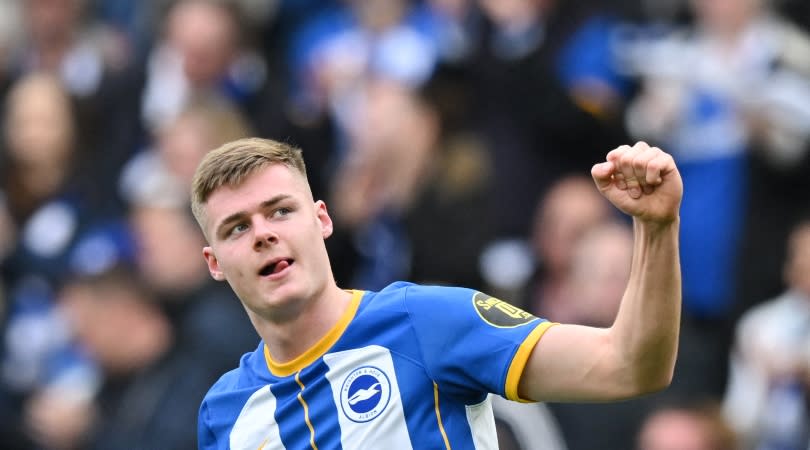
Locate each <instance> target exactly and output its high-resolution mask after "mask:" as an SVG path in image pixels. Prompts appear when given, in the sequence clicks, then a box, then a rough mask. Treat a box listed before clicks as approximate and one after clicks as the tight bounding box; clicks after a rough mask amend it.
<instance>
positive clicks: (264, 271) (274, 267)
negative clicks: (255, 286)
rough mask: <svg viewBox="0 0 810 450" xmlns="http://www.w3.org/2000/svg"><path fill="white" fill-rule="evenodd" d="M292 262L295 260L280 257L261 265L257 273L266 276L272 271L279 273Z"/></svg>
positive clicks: (271, 273) (272, 272)
mask: <svg viewBox="0 0 810 450" xmlns="http://www.w3.org/2000/svg"><path fill="white" fill-rule="evenodd" d="M293 262H295V261H294V260H292V259H281V260H278V261H274V262H271V263H269V264H267V265H265V266H263V267H262V268H261V270H259V275H261V276H263V277H266V276H268V275H273V274H274V273H279V272H281V271H283V270H284V269H286V268H287V267H290V266H291V265H292V264H293Z"/></svg>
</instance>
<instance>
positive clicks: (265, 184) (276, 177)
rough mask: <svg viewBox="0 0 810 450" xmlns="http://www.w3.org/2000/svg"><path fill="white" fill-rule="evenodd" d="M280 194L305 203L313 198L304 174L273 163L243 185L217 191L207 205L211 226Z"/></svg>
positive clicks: (221, 187) (222, 187)
mask: <svg viewBox="0 0 810 450" xmlns="http://www.w3.org/2000/svg"><path fill="white" fill-rule="evenodd" d="M278 195H287V196H290V197H293V198H295V199H298V200H302V201H304V200H307V199H310V200H311V198H312V194H311V192H310V190H309V185H308V184H307V181H306V179H305V178H304V177H303V175H301V174H300V173H298V172H297V171H296V170H295V169H292V168H290V167H287V166H285V165H284V164H278V163H276V164H270V165H268V166H266V167H262V168H260V169H257V170H256V171H255V172H254V173H252V174H250V175H248V176H247V177H246V178H245V179H244V180H243V181H242V182H241V183H239V184H236V185H230V184H226V185H222V186H220V187H219V188H217V189H216V190H215V191H213V192H212V193H211V195H210V196H209V197H208V201H206V202H205V211H206V215H207V217H208V225H209V226H210V225H216V224H217V223H218V222H219V221H220V220H222V219H223V218H225V217H227V216H229V215H231V214H233V213H235V212H239V211H249V210H250V209H252V208H256V207H258V206H259V205H260V204H261V203H262V202H264V201H266V200H268V199H270V198H272V197H275V196H278Z"/></svg>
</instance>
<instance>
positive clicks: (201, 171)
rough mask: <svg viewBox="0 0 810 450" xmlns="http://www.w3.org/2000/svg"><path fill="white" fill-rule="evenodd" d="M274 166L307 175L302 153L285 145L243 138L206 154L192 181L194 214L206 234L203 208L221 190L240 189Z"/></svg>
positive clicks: (192, 210)
mask: <svg viewBox="0 0 810 450" xmlns="http://www.w3.org/2000/svg"><path fill="white" fill-rule="evenodd" d="M271 164H283V165H285V166H287V167H289V168H291V169H293V170H294V171H296V172H298V173H299V174H301V176H303V177H304V179H305V180H306V177H307V171H306V166H305V165H304V157H303V154H302V152H301V149H299V148H296V147H293V146H292V145H289V144H285V143H283V142H278V141H273V140H270V139H260V138H243V139H237V140H235V141H231V142H227V143H225V144H223V145H222V146H220V147H218V148H217V149H215V150H212V151H210V152H209V153H207V154H206V155H205V156H204V157H203V159H202V161H201V162H200V165H199V166H197V170H196V171H195V172H194V178H193V179H192V180H191V212H192V213H193V214H194V218H195V219H197V223H199V224H200V227H202V228H203V231H205V225H204V223H205V211H204V208H203V207H204V205H205V202H207V201H208V198H209V197H210V196H211V194H212V193H213V192H214V191H216V190H217V189H219V188H220V187H222V186H238V185H240V184H241V183H242V182H243V181H244V180H245V179H246V178H247V177H248V176H250V175H252V174H253V173H255V172H256V171H258V170H259V169H262V168H264V167H267V166H269V165H271Z"/></svg>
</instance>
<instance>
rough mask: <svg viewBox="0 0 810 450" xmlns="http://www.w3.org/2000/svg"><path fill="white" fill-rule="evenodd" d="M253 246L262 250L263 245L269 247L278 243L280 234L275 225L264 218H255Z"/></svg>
mask: <svg viewBox="0 0 810 450" xmlns="http://www.w3.org/2000/svg"><path fill="white" fill-rule="evenodd" d="M253 230H254V233H253V238H254V241H253V248H254V249H256V250H260V249H262V248H263V247H269V246H271V245H273V244H277V243H278V234H277V233H276V232H275V231H274V230H273V227H272V226H271V225H270V223H268V221H267V220H265V219H264V218H262V219H257V220H254V223H253Z"/></svg>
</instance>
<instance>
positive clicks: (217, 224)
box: [203, 164, 332, 321]
mask: <svg viewBox="0 0 810 450" xmlns="http://www.w3.org/2000/svg"><path fill="white" fill-rule="evenodd" d="M205 213H206V217H207V218H206V223H205V228H206V234H207V236H208V238H209V242H210V246H209V247H205V248H204V249H203V255H204V256H205V259H206V261H207V263H208V269H209V271H210V272H211V275H212V276H213V277H214V278H215V279H217V280H227V281H228V283H229V284H230V285H231V288H232V289H233V290H234V292H235V293H236V294H237V295H238V296H239V298H240V299H241V300H242V303H243V304H244V305H245V307H246V308H247V309H248V312H249V313H252V314H251V315H254V314H255V315H258V316H260V317H262V318H265V319H267V320H272V321H280V320H283V319H284V317H285V316H287V315H294V314H295V313H296V312H298V311H300V309H301V308H304V307H306V305H307V304H308V303H310V302H311V301H313V300H315V299H317V297H318V296H319V295H320V294H322V293H323V292H324V289H325V288H326V287H327V285H328V283H329V281H330V280H331V269H330V266H329V259H328V256H327V254H326V247H325V244H324V239H325V238H327V237H328V236H330V235H331V234H332V220H331V218H330V217H329V214H328V213H327V211H326V205H325V204H324V203H323V202H322V201H318V202H314V201H313V200H312V194H311V192H310V190H309V186H308V185H307V182H306V180H305V179H304V177H303V176H301V175H300V174H298V173H297V172H295V171H294V170H293V169H290V168H288V167H287V166H284V165H282V164H272V165H269V166H267V167H265V168H263V169H260V170H258V171H257V172H255V173H254V174H252V175H251V176H250V177H248V178H247V179H246V180H245V181H244V182H243V183H242V184H241V185H239V186H222V187H221V188H219V189H217V190H216V191H214V192H213V193H212V194H211V196H210V197H209V198H208V202H207V203H206V204H205Z"/></svg>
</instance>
